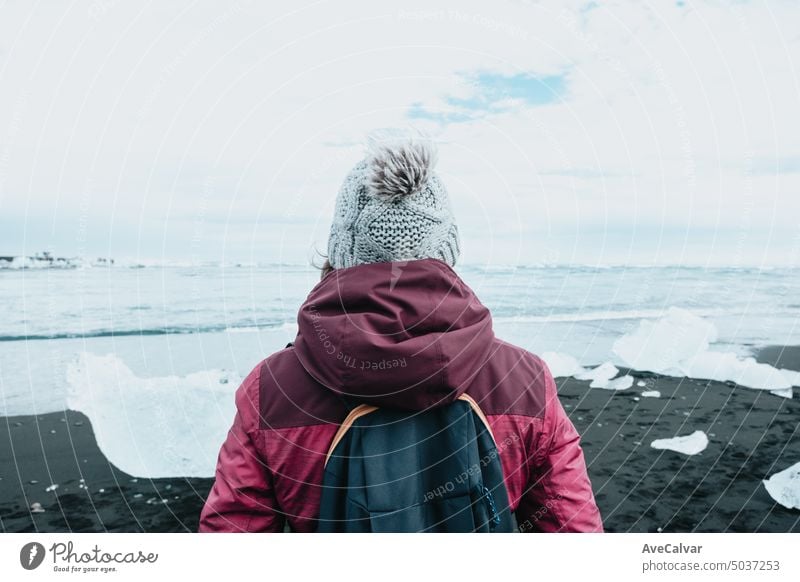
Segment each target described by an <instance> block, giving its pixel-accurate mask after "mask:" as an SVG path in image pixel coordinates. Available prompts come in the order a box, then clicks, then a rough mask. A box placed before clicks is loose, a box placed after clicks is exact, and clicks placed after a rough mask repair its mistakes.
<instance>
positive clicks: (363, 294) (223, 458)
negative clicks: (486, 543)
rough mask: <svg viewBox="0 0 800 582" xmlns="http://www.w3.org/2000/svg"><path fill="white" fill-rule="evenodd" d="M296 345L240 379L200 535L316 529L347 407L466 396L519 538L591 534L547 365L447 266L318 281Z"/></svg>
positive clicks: (339, 273) (401, 267)
mask: <svg viewBox="0 0 800 582" xmlns="http://www.w3.org/2000/svg"><path fill="white" fill-rule="evenodd" d="M298 325H299V331H298V334H297V338H296V340H295V342H294V344H293V345H292V346H290V347H287V348H286V349H284V350H281V351H279V352H277V353H275V354H273V355H271V356H270V357H268V358H267V359H266V360H264V361H263V362H262V363H261V364H259V365H258V366H256V368H255V369H254V370H253V371H252V372H251V373H250V374H249V375H248V376H247V378H246V379H245V380H244V382H243V383H242V385H241V387H240V388H239V389H238V390H237V392H236V407H237V413H236V417H235V419H234V421H233V426H232V427H231V429H230V431H229V433H228V436H227V439H226V440H225V442H224V444H223V445H222V449H221V450H220V453H219V460H218V463H217V471H216V479H215V482H214V486H213V488H212V489H211V493H210V494H209V497H208V500H207V501H206V504H205V506H204V508H203V511H202V514H201V517H200V531H207V532H208V531H225V532H232V531H253V532H265V531H266V532H270V531H283V530H284V527H285V526H286V525H287V524H288V526H289V527H290V528H291V529H292V530H293V531H299V532H309V531H315V529H316V523H315V518H316V517H317V514H318V511H319V501H320V493H321V484H322V474H323V467H324V459H325V455H326V453H327V451H328V448H329V446H330V444H331V441H332V440H333V437H334V434H335V433H336V430H337V429H338V426H339V424H340V423H341V422H342V420H343V419H344V418H345V416H347V412H348V403H349V405H350V406H352V403H353V402H364V403H369V404H374V405H377V406H391V407H395V408H401V409H405V410H422V409H425V408H426V407H430V406H438V405H442V404H446V403H449V402H453V401H454V400H455V399H456V398H457V397H458V396H459V395H460V394H462V393H464V392H466V393H467V394H468V395H469V396H471V397H472V398H473V399H475V400H476V401H477V402H478V404H479V405H480V407H481V409H482V410H483V412H484V414H485V415H486V416H487V418H488V421H489V425H490V427H491V429H492V432H493V433H494V437H495V441H496V442H497V443H498V449H499V453H500V458H501V461H502V465H503V473H504V476H505V481H506V485H507V488H508V494H509V502H510V505H511V509H512V511H514V512H515V515H516V519H517V523H518V525H519V529H520V531H541V532H555V531H572V532H574V531H593V532H596V531H602V529H603V526H602V521H601V519H600V513H599V511H598V509H597V505H596V504H595V501H594V496H593V495H592V488H591V484H590V482H589V478H588V475H587V473H586V465H585V462H584V458H583V451H582V450H581V447H580V439H579V436H578V433H577V432H576V430H575V428H574V426H573V425H572V422H570V420H569V418H567V415H566V414H565V412H564V409H563V408H562V406H561V404H560V402H559V400H558V396H557V394H556V386H555V382H554V381H553V378H552V376H551V374H550V372H549V370H548V369H547V366H546V365H545V364H544V362H542V360H540V359H539V358H538V357H536V356H535V355H533V354H531V353H529V352H527V351H525V350H523V349H521V348H518V347H516V346H513V345H511V344H508V343H506V342H504V341H502V340H500V339H497V338H496V337H495V336H494V333H493V331H492V319H491V316H490V314H489V311H488V310H487V309H486V307H484V306H483V305H482V304H481V303H480V301H478V299H477V297H476V296H475V294H474V293H473V292H472V290H471V289H470V288H469V287H467V285H466V284H465V283H464V282H463V281H462V280H461V279H460V278H459V277H458V275H457V274H456V273H455V272H454V271H453V270H452V269H451V268H450V267H449V266H448V265H447V264H445V263H443V262H441V261H438V260H436V259H424V260H419V261H410V262H405V263H400V262H395V263H374V264H368V265H359V266H356V267H351V268H347V269H337V270H335V271H332V272H331V273H329V274H328V275H327V276H325V278H324V279H323V280H322V281H321V282H320V283H319V284H318V285H317V286H316V287H315V288H314V289H313V290H312V291H311V293H310V294H309V296H308V298H307V300H306V302H305V303H304V304H303V306H302V307H301V309H300V312H299V314H298Z"/></svg>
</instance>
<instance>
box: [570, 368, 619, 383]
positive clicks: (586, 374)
mask: <svg viewBox="0 0 800 582" xmlns="http://www.w3.org/2000/svg"><path fill="white" fill-rule="evenodd" d="M618 373H619V370H618V369H617V367H616V366H615V365H614V364H612V363H611V362H605V363H604V364H601V365H599V366H597V367H596V368H592V369H591V370H585V371H583V372H581V373H580V374H575V378H577V379H578V380H591V381H592V383H591V384H589V386H590V387H591V388H605V387H606V386H607V385H608V382H609V380H611V378H613V377H614V376H616V375H617V374H618Z"/></svg>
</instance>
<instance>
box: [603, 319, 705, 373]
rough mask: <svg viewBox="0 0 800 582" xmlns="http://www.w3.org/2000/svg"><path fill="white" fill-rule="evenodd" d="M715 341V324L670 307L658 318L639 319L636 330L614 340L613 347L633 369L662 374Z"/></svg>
mask: <svg viewBox="0 0 800 582" xmlns="http://www.w3.org/2000/svg"><path fill="white" fill-rule="evenodd" d="M716 340H717V329H716V328H715V327H714V325H713V324H712V323H709V322H707V321H705V320H704V319H701V318H700V317H697V316H696V315H694V314H693V313H690V312H689V311H686V310H685V309H679V308H677V307H670V308H669V310H668V311H667V313H666V315H665V316H664V317H662V318H660V319H658V320H656V321H650V320H646V319H643V320H642V321H640V322H639V327H638V328H637V329H635V330H634V331H632V332H630V333H627V334H625V335H624V336H622V337H621V338H619V339H618V340H617V341H615V342H614V348H613V349H614V353H615V354H617V355H618V356H619V357H620V358H622V360H623V361H624V362H625V363H626V364H627V365H629V366H630V367H631V368H634V369H636V370H643V371H650V372H656V373H660V374H663V373H665V372H667V370H669V369H670V368H672V367H674V366H675V364H676V363H677V362H680V361H681V360H685V359H686V358H689V357H691V356H694V355H695V354H697V353H699V352H703V351H705V350H707V349H708V346H709V344H710V343H711V342H714V341H716Z"/></svg>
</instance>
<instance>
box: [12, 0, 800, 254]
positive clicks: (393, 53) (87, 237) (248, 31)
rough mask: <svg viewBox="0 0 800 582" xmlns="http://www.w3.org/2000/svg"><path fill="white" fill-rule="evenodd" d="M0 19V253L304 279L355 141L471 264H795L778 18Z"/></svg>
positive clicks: (307, 14) (149, 15) (760, 12)
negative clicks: (439, 203)
mask: <svg viewBox="0 0 800 582" xmlns="http://www.w3.org/2000/svg"><path fill="white" fill-rule="evenodd" d="M431 4H432V3H430V2H409V1H403V2H393V3H377V2H358V3H342V2H312V3H309V2H297V1H292V2H285V3H282V4H281V3H279V2H272V1H271V2H268V3H267V2H243V1H240V2H217V3H207V2H183V3H180V2H169V3H164V2H150V3H145V2H132V1H123V0H118V1H117V0H108V1H103V0H95V1H92V2H72V3H68V2H38V3H35V6H34V3H32V2H28V1H12V2H6V3H4V4H2V6H1V7H0V255H2V254H21V253H24V254H32V253H34V252H36V251H39V250H43V249H50V250H52V251H54V252H55V253H56V254H60V255H87V256H96V255H103V256H109V255H110V256H112V257H124V258H133V259H166V260H225V261H247V262H249V261H259V262H266V261H276V262H277V261H280V262H288V263H301V262H307V261H308V260H309V258H310V257H312V255H313V251H314V249H315V248H316V249H319V250H324V249H325V248H326V243H327V232H328V228H329V224H330V219H331V215H332V211H333V202H334V199H335V195H336V193H337V190H338V188H339V186H340V184H341V182H342V180H343V178H344V176H345V175H346V174H347V172H348V171H349V169H350V167H351V166H352V165H354V164H355V163H356V162H357V161H358V160H359V159H360V158H361V157H362V154H363V147H362V143H363V140H364V136H365V135H366V133H367V132H368V131H369V130H371V129H374V128H381V127H403V126H412V127H416V128H419V129H422V130H424V131H426V132H428V133H429V134H431V135H432V136H433V137H434V138H435V140H436V141H437V142H438V143H439V149H440V153H439V166H438V171H439V173H440V175H441V177H442V179H443V181H444V183H445V184H446V186H447V188H448V190H449V192H450V195H451V197H452V200H453V204H454V207H455V212H456V216H457V219H458V221H459V225H460V228H461V234H462V239H463V250H464V254H463V257H462V259H463V261H464V262H469V263H492V264H513V263H543V262H544V263H589V264H608V263H636V264H654V263H661V264H664V263H669V264H674V263H691V264H700V265H705V264H755V265H759V264H775V263H779V264H792V265H800V113H799V111H798V109H800V108H799V104H800V75H798V70H799V69H800V66H799V65H800V3H797V2H669V1H659V2H652V3H648V4H651V6H645V5H644V4H645V3H642V2H613V3H602V2H588V3H587V2H564V1H562V0H557V1H553V2H491V3H489V2H485V1H484V2H464V1H458V2H452V3H450V8H446V7H442V8H435V9H432V8H430V5H431Z"/></svg>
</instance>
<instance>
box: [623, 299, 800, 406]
mask: <svg viewBox="0 0 800 582" xmlns="http://www.w3.org/2000/svg"><path fill="white" fill-rule="evenodd" d="M716 340H717V329H716V327H715V326H714V324H713V323H711V322H708V321H705V320H704V319H702V318H700V317H697V316H696V315H694V314H692V313H690V312H688V311H686V310H685V309H679V308H677V307H670V309H669V310H668V311H667V314H666V315H665V316H664V317H662V318H660V319H658V320H656V321H648V320H642V321H641V322H640V323H639V326H638V327H637V328H636V329H635V330H634V331H632V332H630V333H627V334H625V335H624V336H622V337H621V338H619V339H618V340H617V341H615V342H614V348H613V349H614V353H615V354H617V355H618V356H619V357H620V358H621V359H622V361H623V362H625V364H626V365H628V366H630V367H631V368H634V369H637V370H646V371H650V372H656V373H659V374H668V375H671V376H687V377H689V378H702V379H705V380H718V381H720V382H727V381H731V382H735V383H737V384H739V385H740V386H746V387H748V388H757V389H760V390H770V391H773V390H776V391H782V392H779V393H778V394H779V395H781V396H785V395H786V394H787V393H786V392H785V390H786V389H787V388H789V387H790V386H791V385H792V383H793V381H794V380H795V378H794V376H793V375H792V374H791V373H788V374H787V371H786V370H778V369H777V368H774V367H772V366H770V365H768V364H760V363H758V362H756V361H755V359H754V358H742V357H740V356H738V355H737V354H734V353H732V352H715V351H710V350H709V349H708V348H709V345H710V344H711V343H712V342H714V341H716ZM797 380H800V377H799V378H797Z"/></svg>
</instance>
